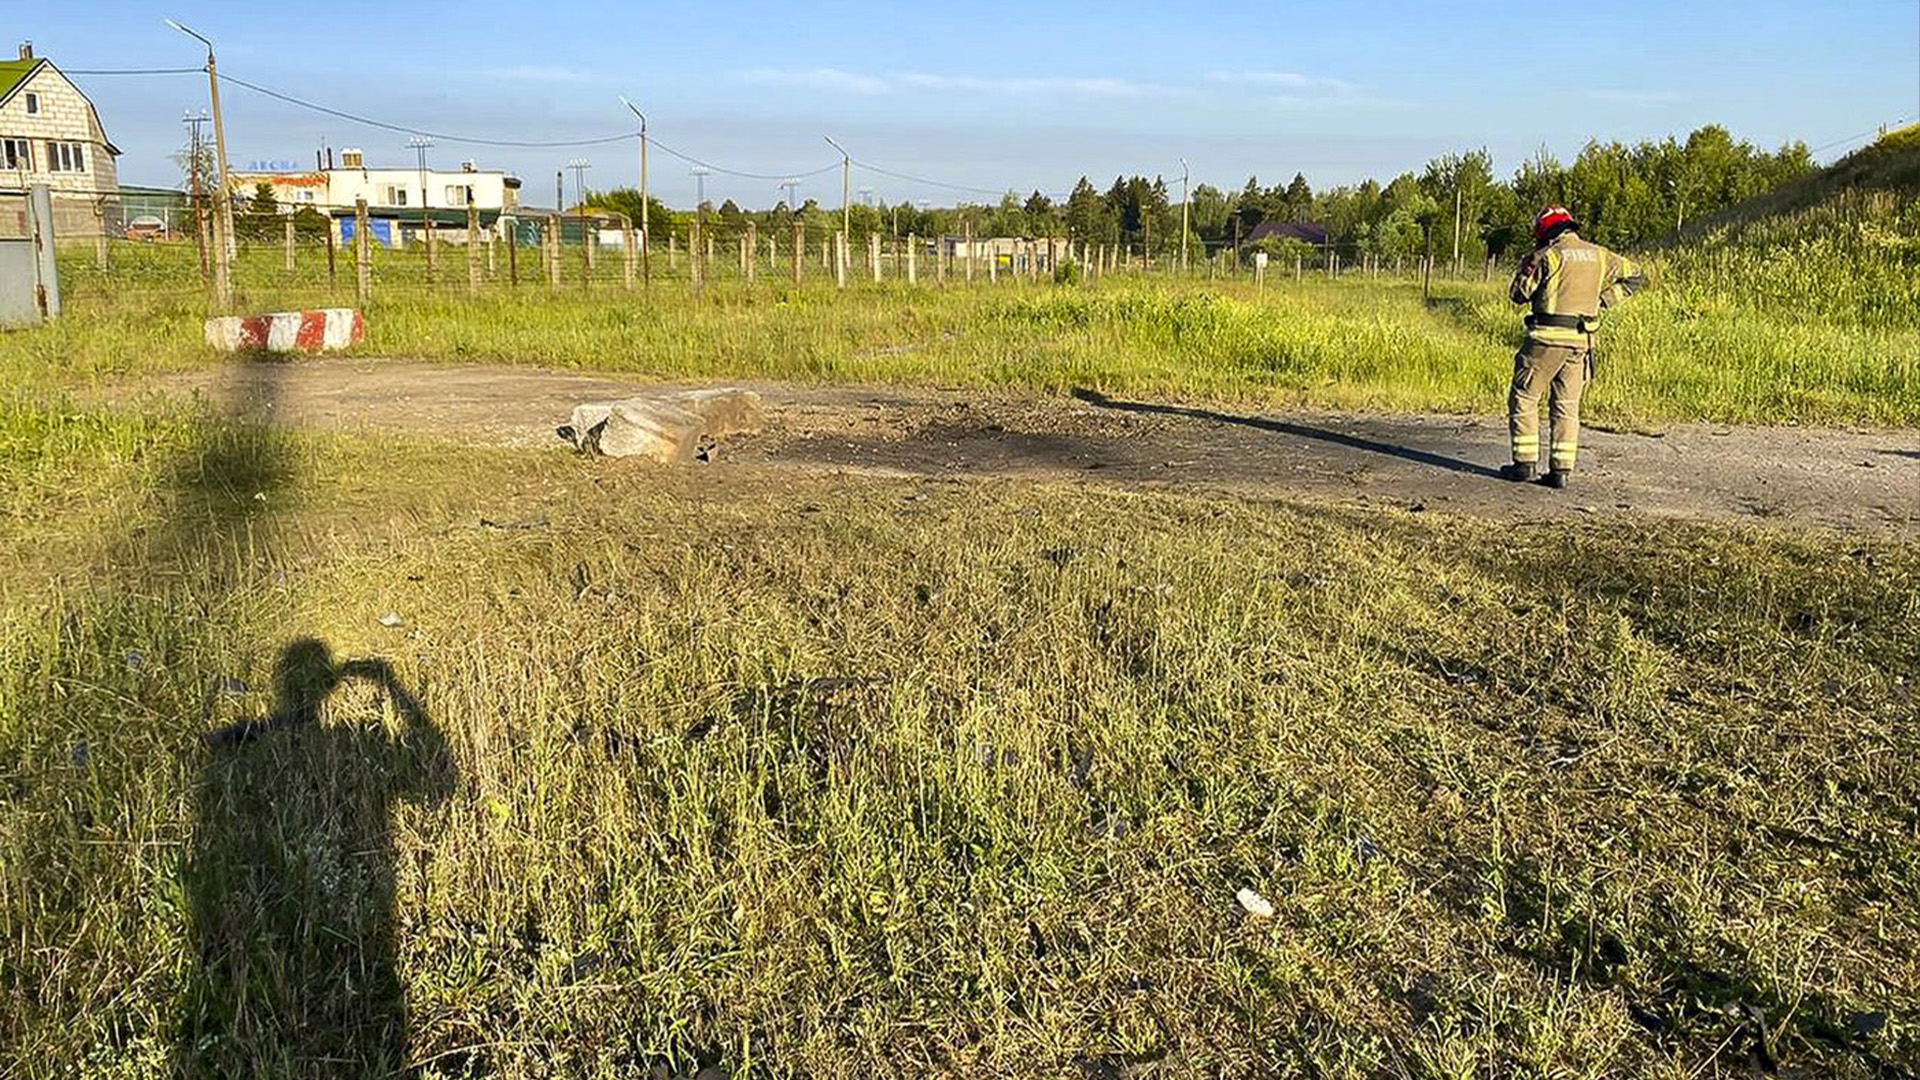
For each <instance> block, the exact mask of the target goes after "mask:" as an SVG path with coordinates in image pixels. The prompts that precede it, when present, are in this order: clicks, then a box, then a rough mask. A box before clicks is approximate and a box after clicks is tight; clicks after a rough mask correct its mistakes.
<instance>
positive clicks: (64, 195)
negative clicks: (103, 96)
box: [0, 42, 120, 237]
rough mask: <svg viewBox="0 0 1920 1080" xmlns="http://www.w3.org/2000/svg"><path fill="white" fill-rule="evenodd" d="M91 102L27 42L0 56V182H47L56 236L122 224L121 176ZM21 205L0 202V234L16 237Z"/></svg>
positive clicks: (22, 223) (23, 222)
mask: <svg viewBox="0 0 1920 1080" xmlns="http://www.w3.org/2000/svg"><path fill="white" fill-rule="evenodd" d="M119 153H120V151H119V149H117V148H116V147H115V146H114V145H113V144H112V143H110V142H108V141H107V133H106V130H105V129H104V128H102V127H101V126H100V114H99V113H98V112H97V111H96V110H95V109H94V107H93V102H91V101H89V100H87V95H86V94H84V93H81V91H80V88H79V87H78V86H75V85H74V84H73V83H72V82H71V81H69V80H68V78H67V77H66V76H65V75H63V74H61V73H60V70H59V69H58V68H56V67H54V66H53V63H52V62H51V61H49V60H47V59H45V58H44V57H36V56H34V55H33V45H32V43H30V42H29V43H27V44H23V45H21V46H20V58H19V59H17V60H6V61H0V188H14V189H18V188H24V187H26V186H27V185H28V184H46V185H47V186H48V187H50V188H51V189H52V191H53V232H54V236H56V237H60V236H97V235H99V234H100V233H101V232H103V231H104V232H111V231H115V230H117V229H118V227H119V222H120V176H119V171H118V169H117V168H116V167H115V163H114V160H113V159H114V158H115V157H116V156H118V155H119ZM25 229H26V209H25V206H24V203H23V202H22V201H21V200H19V199H9V200H6V201H5V202H0V234H5V235H15V236H17V235H21V234H22V233H24V231H25Z"/></svg>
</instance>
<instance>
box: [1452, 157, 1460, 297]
mask: <svg viewBox="0 0 1920 1080" xmlns="http://www.w3.org/2000/svg"><path fill="white" fill-rule="evenodd" d="M1453 274H1454V276H1455V277H1459V276H1460V166H1458V165H1455V166H1454V167H1453Z"/></svg>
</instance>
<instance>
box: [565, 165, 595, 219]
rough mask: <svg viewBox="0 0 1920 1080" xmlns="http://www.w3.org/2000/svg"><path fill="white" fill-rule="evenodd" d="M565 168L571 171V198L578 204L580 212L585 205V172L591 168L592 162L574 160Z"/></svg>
mask: <svg viewBox="0 0 1920 1080" xmlns="http://www.w3.org/2000/svg"><path fill="white" fill-rule="evenodd" d="M567 168H569V169H572V170H573V198H574V201H575V202H577V203H579V204H580V207H581V212H582V213H584V212H585V211H586V205H587V170H588V169H591V168H593V162H591V161H588V160H587V159H586V158H574V159H573V160H572V161H569V162H567Z"/></svg>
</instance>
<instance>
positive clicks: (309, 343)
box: [206, 308, 366, 353]
mask: <svg viewBox="0 0 1920 1080" xmlns="http://www.w3.org/2000/svg"><path fill="white" fill-rule="evenodd" d="M206 331H207V344H208V345H211V346H212V347H214V348H216V349H219V350H220V351H222V352H239V351H241V350H243V349H264V350H266V351H267V352H296V351H297V352H312V353H317V352H333V351H334V350H337V349H344V348H346V347H347V346H349V345H352V344H354V343H355V342H357V341H359V340H360V339H361V338H362V337H363V336H365V332H366V328H365V324H364V323H363V322H362V320H361V318H360V312H359V310H358V309H355V308H318V309H315V310H311V311H276V312H274V313H273V314H271V315H222V316H219V317H217V318H212V319H208V320H207V326H206Z"/></svg>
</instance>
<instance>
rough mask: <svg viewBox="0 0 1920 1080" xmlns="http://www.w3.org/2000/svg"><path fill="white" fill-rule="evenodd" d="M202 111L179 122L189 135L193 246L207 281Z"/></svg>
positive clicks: (183, 115)
mask: <svg viewBox="0 0 1920 1080" xmlns="http://www.w3.org/2000/svg"><path fill="white" fill-rule="evenodd" d="M207 119H208V117H207V114H206V112H205V111H204V110H202V111H201V112H199V113H193V112H187V113H184V114H182V115H181V117H180V122H181V123H183V124H185V125H187V130H188V131H189V132H190V133H191V134H190V135H189V138H188V142H187V169H188V172H189V174H190V175H191V176H192V179H191V180H190V181H189V184H188V188H189V192H190V194H189V198H191V199H192V200H193V235H194V241H195V246H197V247H198V248H199V249H200V281H201V283H202V284H205V283H206V281H207V271H208V267H207V205H206V202H205V201H204V200H203V199H202V198H201V197H200V125H201V124H204V123H206V122H207Z"/></svg>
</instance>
